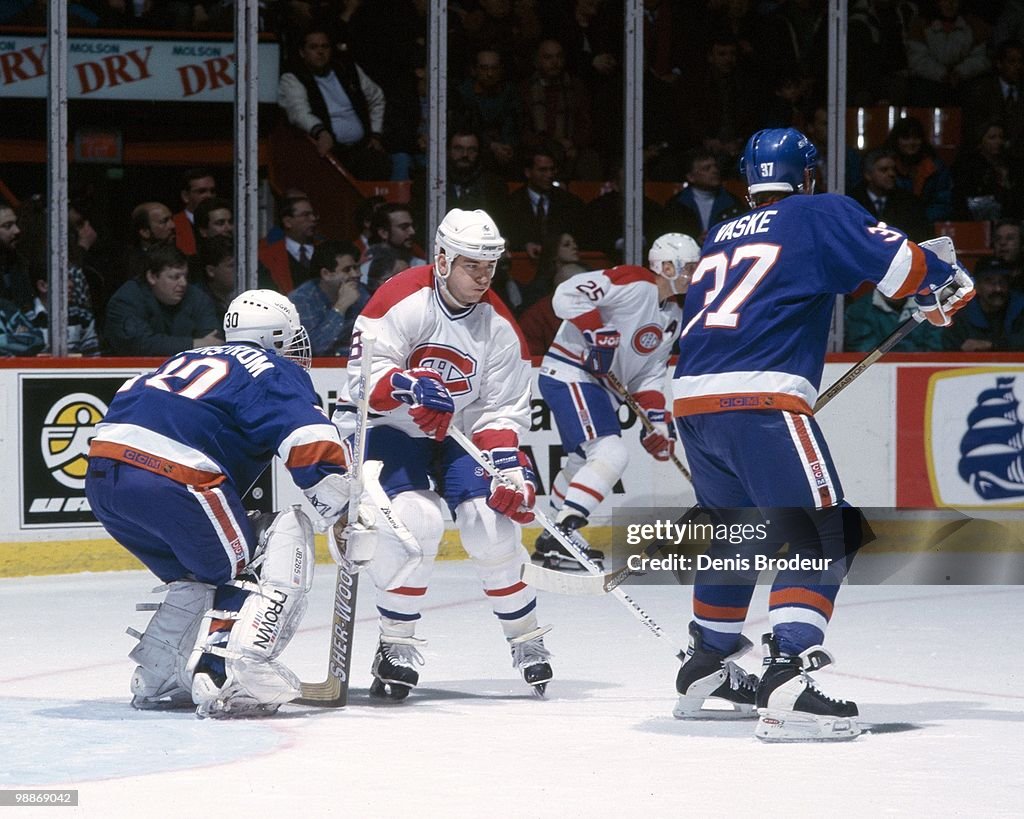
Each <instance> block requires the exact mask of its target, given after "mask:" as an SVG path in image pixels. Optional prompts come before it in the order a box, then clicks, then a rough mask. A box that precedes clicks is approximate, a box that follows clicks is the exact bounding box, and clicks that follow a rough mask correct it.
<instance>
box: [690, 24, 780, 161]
mask: <svg viewBox="0 0 1024 819" xmlns="http://www.w3.org/2000/svg"><path fill="white" fill-rule="evenodd" d="M706 48H707V50H706V55H707V56H706V60H705V64H704V67H703V71H702V73H701V74H700V75H699V76H698V77H696V78H695V80H694V81H693V82H690V83H687V85H688V91H687V95H686V100H685V121H686V122H687V123H688V124H689V128H690V138H689V143H690V145H695V146H700V147H703V148H704V149H706V150H708V151H710V152H711V153H712V154H714V156H715V157H716V158H717V159H718V161H719V165H720V167H725V168H735V167H738V165H737V162H738V158H739V154H740V151H741V150H742V149H743V146H744V144H746V140H747V138H748V137H749V136H750V135H751V134H752V133H753V132H754V131H756V130H757V128H758V127H759V124H760V121H761V114H760V110H761V99H762V92H761V84H760V82H759V80H758V77H756V76H754V75H753V74H751V73H748V72H747V71H746V70H745V69H742V68H740V66H739V65H738V59H739V45H738V43H737V40H736V37H735V36H733V35H732V34H728V33H714V34H713V35H712V37H711V39H710V40H709V42H708V43H707V47H706Z"/></svg>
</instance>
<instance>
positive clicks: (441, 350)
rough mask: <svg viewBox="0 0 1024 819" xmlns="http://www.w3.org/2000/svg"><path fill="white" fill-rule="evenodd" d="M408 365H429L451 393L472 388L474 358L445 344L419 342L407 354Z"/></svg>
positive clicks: (462, 392) (466, 391) (474, 367)
mask: <svg viewBox="0 0 1024 819" xmlns="http://www.w3.org/2000/svg"><path fill="white" fill-rule="evenodd" d="M409 366H410V367H430V369H432V370H436V371H437V372H438V373H440V375H441V380H442V381H444V385H445V386H446V387H447V388H448V392H450V393H451V394H452V395H465V394H466V393H468V392H470V391H471V390H472V388H473V386H472V379H473V376H474V375H476V359H475V358H473V357H472V356H469V355H466V354H465V353H464V352H461V351H460V350H456V349H455V348H454V347H449V346H448V345H446V344H421V345H420V346H419V347H417V348H416V349H414V350H413V351H412V355H410V356H409Z"/></svg>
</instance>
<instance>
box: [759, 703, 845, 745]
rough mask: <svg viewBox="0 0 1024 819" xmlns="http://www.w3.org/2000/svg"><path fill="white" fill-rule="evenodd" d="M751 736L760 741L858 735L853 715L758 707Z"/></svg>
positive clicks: (837, 738) (841, 739) (833, 739)
mask: <svg viewBox="0 0 1024 819" xmlns="http://www.w3.org/2000/svg"><path fill="white" fill-rule="evenodd" d="M758 713H759V714H760V719H759V720H758V722H757V727H756V728H755V729H754V736H756V737H757V738H758V739H759V740H761V741H762V742H849V741H850V740H853V739H856V738H857V737H858V736H860V733H861V729H860V725H859V724H858V723H857V719H856V717H827V716H817V715H815V714H800V713H796V712H793V711H769V710H768V709H767V708H759V709H758Z"/></svg>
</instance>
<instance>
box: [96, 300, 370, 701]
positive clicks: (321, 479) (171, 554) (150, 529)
mask: <svg viewBox="0 0 1024 819" xmlns="http://www.w3.org/2000/svg"><path fill="white" fill-rule="evenodd" d="M224 332H225V339H226V343H225V344H223V345H219V346H214V347H203V348H199V349H195V350H189V351H187V352H183V353H181V354H179V355H176V356H174V357H173V358H171V359H169V360H168V361H167V362H166V363H164V364H163V365H162V366H160V367H159V368H158V369H157V370H156V371H154V372H151V373H148V374H146V375H141V376H137V377H135V378H133V379H131V380H129V381H128V382H127V383H125V385H124V386H123V387H122V388H121V389H120V390H119V391H118V393H117V395H116V396H115V398H114V400H113V401H112V402H111V405H110V410H109V412H108V413H107V415H106V417H105V418H104V420H103V422H102V423H101V424H99V425H98V427H97V431H96V435H95V437H94V438H93V441H92V444H91V447H90V450H89V470H88V474H87V476H86V494H87V495H88V498H89V503H90V504H91V506H92V511H93V513H94V514H95V515H96V518H97V520H99V521H100V523H102V524H103V525H104V527H106V529H107V531H108V532H109V533H110V535H111V536H112V537H114V539H116V540H117V541H118V542H119V543H120V544H121V545H122V546H124V547H125V548H126V549H128V550H129V551H130V552H131V553H132V554H134V555H135V556H136V557H137V558H138V559H139V560H140V561H142V563H143V564H145V565H146V567H147V568H149V569H150V571H152V572H153V573H154V574H155V575H157V577H159V578H160V579H161V580H162V581H163V582H164V583H166V584H168V591H167V597H166V599H165V600H164V602H163V603H161V604H160V605H159V607H157V609H156V612H155V613H154V615H153V617H152V619H151V620H150V622H149V624H148V626H147V627H146V631H145V633H144V634H141V635H139V634H137V633H135V636H137V637H138V638H139V644H138V645H137V646H136V647H135V649H134V650H133V651H132V652H131V655H130V656H131V657H132V659H133V660H135V662H137V663H138V668H137V669H136V670H135V673H134V675H133V676H132V680H131V689H132V693H133V695H134V696H133V699H132V705H133V706H135V707H136V708H140V709H156V708H179V707H193V706H198V707H197V713H198V714H199V715H200V716H215V717H222V716H254V715H261V714H269V713H273V712H274V711H276V710H277V709H278V707H279V706H280V705H281V704H282V703H284V702H288V701H289V700H291V699H294V698H295V697H296V696H298V694H299V681H298V679H297V678H296V677H295V675H294V674H293V673H292V672H291V671H289V670H288V669H287V668H286V667H285V666H284V665H282V664H281V663H280V662H278V661H277V659H276V658H277V657H278V655H280V653H281V652H282V651H283V650H284V647H285V646H286V645H287V643H288V641H289V640H290V639H291V636H292V635H293V634H294V633H295V629H296V628H297V627H298V625H299V622H300V620H301V618H302V615H303V614H304V612H305V608H306V600H305V595H306V593H307V592H308V591H309V589H310V585H311V583H312V577H313V562H314V555H313V528H312V524H311V521H310V519H309V518H308V517H307V516H306V515H305V513H303V512H302V511H301V510H300V509H299V507H297V506H296V507H293V508H292V509H291V510H289V511H287V512H282V513H280V514H279V515H277V516H276V517H274V518H272V519H270V520H269V521H268V520H266V518H269V517H270V516H263V517H264V520H260V521H257V522H256V524H255V525H254V522H253V521H252V520H250V518H248V517H247V516H246V512H245V509H244V508H243V507H242V501H241V496H242V494H243V493H244V492H245V491H246V490H247V488H248V487H249V486H251V485H252V484H253V482H255V481H256V479H257V478H258V477H259V476H260V474H261V473H262V472H263V470H264V469H266V468H267V466H268V465H269V464H270V463H271V461H272V460H273V458H274V455H275V453H276V454H277V455H278V456H279V457H280V458H281V460H282V461H283V462H284V464H285V466H286V467H287V468H288V470H289V471H290V473H291V475H292V478H293V480H294V481H295V483H296V484H297V485H298V486H299V487H300V488H301V489H302V490H303V491H304V492H305V494H306V497H307V498H308V499H309V500H310V503H311V504H312V506H313V509H314V510H315V512H316V518H317V522H318V523H319V525H320V528H326V527H327V525H329V524H331V523H333V522H334V521H336V520H337V519H338V518H339V517H340V516H341V513H342V512H343V511H344V510H345V509H346V507H347V504H348V498H349V481H348V478H347V477H346V467H347V463H348V458H347V456H346V450H345V449H344V447H343V444H342V441H341V439H340V438H339V436H338V432H337V429H336V428H335V426H334V425H333V424H332V423H331V422H330V421H329V420H328V418H327V416H326V415H325V414H324V412H323V411H322V410H321V409H320V408H319V406H317V399H316V394H315V393H314V391H313V385H312V381H311V380H310V378H309V374H308V373H307V372H306V369H307V368H308V367H309V363H310V358H309V340H308V337H307V336H306V332H305V330H304V329H303V327H302V325H301V323H300V322H299V316H298V312H297V311H296V310H295V308H294V306H292V304H291V302H289V301H288V299H287V298H285V297H284V296H282V295H280V294H278V293H275V292H273V291H270V290H250V291H248V292H245V293H243V294H242V295H240V296H238V297H237V298H236V299H235V300H234V301H232V302H231V304H230V306H229V307H228V310H227V313H226V315H225V317H224ZM364 547H367V548H371V549H372V544H371V543H369V542H366V543H364Z"/></svg>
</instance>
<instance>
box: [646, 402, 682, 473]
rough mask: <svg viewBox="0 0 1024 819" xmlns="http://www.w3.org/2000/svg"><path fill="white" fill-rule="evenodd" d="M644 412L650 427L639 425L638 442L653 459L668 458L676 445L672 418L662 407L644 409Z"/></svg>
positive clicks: (662, 459) (661, 459)
mask: <svg viewBox="0 0 1024 819" xmlns="http://www.w3.org/2000/svg"><path fill="white" fill-rule="evenodd" d="M644 414H645V415H646V416H647V420H648V421H650V422H651V429H650V430H648V429H647V428H646V427H644V426H641V427H640V443H641V444H642V445H643V448H644V449H646V450H647V451H648V452H649V453H650V455H651V457H653V458H654V460H656V461H667V460H669V458H671V457H672V455H673V453H674V452H675V446H676V442H675V438H676V432H675V430H674V429H673V428H672V419H671V418H670V417H669V416H668V413H667V412H666V411H665V410H663V409H645V410H644Z"/></svg>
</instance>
